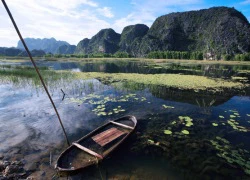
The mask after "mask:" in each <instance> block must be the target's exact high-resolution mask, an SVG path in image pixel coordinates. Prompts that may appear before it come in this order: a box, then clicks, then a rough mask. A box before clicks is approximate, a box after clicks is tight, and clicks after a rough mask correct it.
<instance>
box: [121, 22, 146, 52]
mask: <svg viewBox="0 0 250 180" xmlns="http://www.w3.org/2000/svg"><path fill="white" fill-rule="evenodd" d="M148 30H149V27H148V26H146V25H144V24H136V25H131V26H127V27H125V28H124V29H123V31H122V34H121V40H120V43H119V46H120V49H119V50H120V51H123V52H127V53H129V54H132V55H136V52H137V51H138V50H136V47H137V44H139V43H140V42H141V39H142V38H143V37H144V36H145V35H146V34H147V32H148Z"/></svg>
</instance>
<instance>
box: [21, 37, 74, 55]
mask: <svg viewBox="0 0 250 180" xmlns="http://www.w3.org/2000/svg"><path fill="white" fill-rule="evenodd" d="M24 40H25V42H26V44H27V46H28V48H29V50H30V51H32V50H34V49H36V50H43V51H44V52H46V53H52V54H55V53H56V52H57V51H58V49H59V47H60V46H62V45H67V46H69V45H70V44H69V43H68V42H66V41H57V40H56V39H55V38H50V39H48V38H44V39H40V38H37V39H36V38H24ZM17 48H18V49H22V50H23V49H24V47H23V44H22V42H21V41H20V40H19V41H18V43H17Z"/></svg>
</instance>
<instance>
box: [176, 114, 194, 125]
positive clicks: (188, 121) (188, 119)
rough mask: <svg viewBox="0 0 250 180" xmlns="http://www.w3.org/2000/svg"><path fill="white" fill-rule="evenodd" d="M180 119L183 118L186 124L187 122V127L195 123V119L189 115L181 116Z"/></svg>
mask: <svg viewBox="0 0 250 180" xmlns="http://www.w3.org/2000/svg"><path fill="white" fill-rule="evenodd" d="M179 119H180V120H181V121H185V122H183V123H184V124H185V126H187V127H190V126H193V125H194V124H193V122H192V121H193V119H191V118H190V117H189V116H179Z"/></svg>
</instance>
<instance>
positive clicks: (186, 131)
mask: <svg viewBox="0 0 250 180" xmlns="http://www.w3.org/2000/svg"><path fill="white" fill-rule="evenodd" d="M181 132H182V133H183V134H186V135H188V134H189V131H188V130H185V129H184V130H182V131H181Z"/></svg>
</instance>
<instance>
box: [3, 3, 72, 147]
mask: <svg viewBox="0 0 250 180" xmlns="http://www.w3.org/2000/svg"><path fill="white" fill-rule="evenodd" d="M2 3H3V5H4V7H5V9H6V11H7V13H8V15H9V17H10V19H11V21H12V24H13V25H14V27H15V30H16V32H17V34H18V36H19V38H20V40H21V41H22V43H23V46H24V48H25V50H26V52H27V53H28V56H29V58H30V60H31V62H32V64H33V66H34V68H35V70H36V72H37V74H38V76H39V79H40V80H41V83H42V85H43V87H44V90H45V91H46V93H47V95H48V97H49V99H50V102H51V104H52V106H53V108H54V110H55V112H56V115H57V117H58V120H59V122H60V125H61V127H62V130H63V133H64V136H65V139H66V141H67V144H68V146H70V142H69V139H68V136H67V134H66V131H65V128H64V126H63V123H62V120H61V118H60V115H59V113H58V111H57V109H56V106H55V104H54V102H53V100H52V98H51V96H50V94H49V91H48V89H47V87H46V85H45V83H44V81H43V78H42V76H41V74H40V72H39V69H38V68H37V66H36V63H35V61H34V60H33V58H32V56H31V53H30V51H29V49H28V47H27V45H26V43H25V41H24V39H23V37H22V35H21V33H20V31H19V29H18V27H17V25H16V22H15V20H14V18H13V16H12V14H11V12H10V10H9V8H8V6H7V4H6V3H5V0H2Z"/></svg>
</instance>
